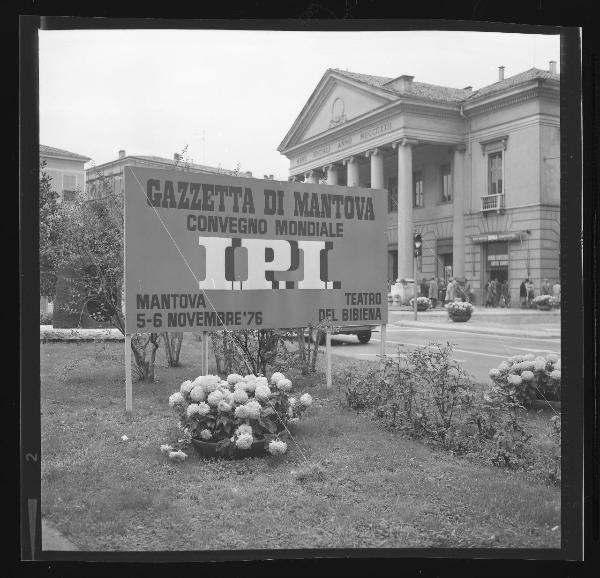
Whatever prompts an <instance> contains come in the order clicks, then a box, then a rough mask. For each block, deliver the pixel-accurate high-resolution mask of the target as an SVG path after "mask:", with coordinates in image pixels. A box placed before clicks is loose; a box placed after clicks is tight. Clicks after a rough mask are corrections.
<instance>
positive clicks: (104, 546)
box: [41, 335, 560, 551]
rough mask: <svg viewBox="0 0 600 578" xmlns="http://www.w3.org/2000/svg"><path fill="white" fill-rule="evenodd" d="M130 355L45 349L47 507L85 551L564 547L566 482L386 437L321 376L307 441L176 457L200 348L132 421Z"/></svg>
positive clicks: (154, 389) (149, 391)
mask: <svg viewBox="0 0 600 578" xmlns="http://www.w3.org/2000/svg"><path fill="white" fill-rule="evenodd" d="M123 358H124V356H123V344H122V343H110V342H106V343H81V344H72V343H48V344H43V345H41V361H42V364H41V372H42V375H41V402H42V416H41V418H42V513H43V515H44V516H45V517H47V518H48V519H49V520H50V521H51V522H52V523H53V524H54V525H55V526H56V527H57V529H59V530H60V531H61V532H63V533H64V534H65V535H66V536H67V537H68V538H69V539H70V540H71V541H72V542H74V543H75V544H76V545H77V546H78V547H79V548H80V549H83V550H124V551H134V550H205V549H208V550H229V549H262V548H359V547H360V548H370V547H383V548H387V547H393V548H408V547H431V546H435V547H451V548H452V547H517V548H525V547H531V548H537V547H544V548H558V547H559V546H560V530H559V529H557V530H554V531H553V530H552V528H555V527H556V526H559V525H560V492H559V490H558V489H556V488H553V487H549V486H547V485H545V484H543V483H541V482H540V481H538V480H536V479H533V478H530V477H528V476H527V475H526V474H517V473H511V472H509V471H505V470H501V469H498V468H494V467H493V466H485V465H481V464H477V463H472V462H470V461H467V460H463V459H459V458H456V457H453V456H451V455H449V454H447V453H444V452H441V451H434V450H432V449H430V448H429V447H427V446H425V445H424V444H421V443H419V442H417V441H415V440H411V439H408V438H405V437H403V436H401V435H399V434H397V433H392V432H387V431H385V430H383V429H381V427H380V426H378V424H377V423H375V422H374V421H371V420H370V419H368V418H367V417H365V416H362V415H359V416H357V415H356V414H355V413H354V412H351V411H349V410H347V409H345V408H344V407H342V406H340V405H339V403H338V401H337V392H336V388H335V384H334V388H333V389H332V390H330V391H327V390H326V389H325V388H324V387H323V386H322V383H323V382H324V379H323V375H322V374H320V375H318V376H317V377H316V378H311V379H303V380H302V381H303V384H302V386H301V388H299V389H300V391H309V392H310V393H311V395H313V397H314V398H315V403H314V404H313V406H311V408H310V409H309V411H308V412H307V415H306V417H305V419H304V420H303V421H301V422H300V423H299V424H298V425H297V426H296V429H295V430H294V431H293V434H294V437H295V440H296V441H297V443H298V444H299V446H300V448H301V452H300V451H299V449H298V447H296V446H295V445H294V443H293V442H292V443H289V450H288V453H287V454H286V455H284V456H282V457H281V458H267V459H261V458H248V459H244V460H239V461H219V460H200V459H198V458H197V457H196V456H195V455H194V454H193V453H191V454H190V457H189V459H188V460H187V461H186V462H184V463H182V464H175V463H172V462H170V461H169V460H168V459H167V458H166V457H165V456H164V455H163V454H161V453H160V450H159V447H160V445H161V444H163V443H170V442H173V441H176V440H177V434H178V430H177V428H176V419H175V416H174V414H173V413H172V410H171V409H170V408H169V406H168V404H167V398H168V396H169V395H170V394H171V393H172V392H173V391H175V390H176V389H177V387H178V386H179V384H180V383H181V382H182V381H183V380H184V379H187V378H189V377H191V376H196V375H198V373H199V367H198V364H197V361H198V360H199V359H200V344H199V343H198V342H196V341H194V340H193V339H192V338H191V336H189V335H186V338H185V339H184V344H183V347H182V352H181V359H182V361H183V362H184V363H186V365H187V366H184V367H180V368H174V369H168V368H166V364H165V362H164V356H163V355H162V350H161V352H160V355H159V357H158V360H157V361H158V366H157V375H158V376H159V379H160V380H159V381H158V382H157V383H154V384H149V385H145V384H138V383H135V384H134V416H133V418H132V419H127V417H126V416H125V413H124V403H125V402H124V397H125V394H124V368H123ZM334 360H336V361H335V363H334V371H335V364H336V363H337V364H340V365H341V364H343V363H344V361H343V360H342V359H339V360H338V359H337V358H334ZM210 369H213V368H212V367H211V368H210ZM540 419H541V418H540ZM122 435H127V436H128V438H129V440H128V441H126V442H124V441H122V440H121V436H122ZM303 456H304V457H303ZM305 458H306V459H305Z"/></svg>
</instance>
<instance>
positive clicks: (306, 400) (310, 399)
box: [300, 393, 313, 407]
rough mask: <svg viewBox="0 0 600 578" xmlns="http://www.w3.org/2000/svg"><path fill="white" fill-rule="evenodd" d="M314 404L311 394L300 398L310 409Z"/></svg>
mask: <svg viewBox="0 0 600 578" xmlns="http://www.w3.org/2000/svg"><path fill="white" fill-rule="evenodd" d="M312 402H313V398H312V397H311V395H310V394H309V393H305V394H304V395H301V396H300V403H301V404H302V405H303V406H305V407H308V406H309V405H310V404H311V403H312Z"/></svg>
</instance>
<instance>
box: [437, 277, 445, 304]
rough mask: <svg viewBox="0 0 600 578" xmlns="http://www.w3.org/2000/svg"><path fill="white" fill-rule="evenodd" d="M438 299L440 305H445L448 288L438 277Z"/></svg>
mask: <svg viewBox="0 0 600 578" xmlns="http://www.w3.org/2000/svg"><path fill="white" fill-rule="evenodd" d="M437 282H438V299H439V300H440V303H441V304H442V305H443V304H444V301H446V286H445V285H444V282H443V281H442V279H441V278H440V277H438V280H437Z"/></svg>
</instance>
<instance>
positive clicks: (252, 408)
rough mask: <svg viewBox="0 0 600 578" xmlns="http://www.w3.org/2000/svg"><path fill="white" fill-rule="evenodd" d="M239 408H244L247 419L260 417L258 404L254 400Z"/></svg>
mask: <svg viewBox="0 0 600 578" xmlns="http://www.w3.org/2000/svg"><path fill="white" fill-rule="evenodd" d="M239 407H245V408H246V411H247V414H248V417H249V418H251V419H258V418H259V417H260V403H258V402H257V401H255V400H251V401H249V402H248V403H246V404H244V405H243V406H239Z"/></svg>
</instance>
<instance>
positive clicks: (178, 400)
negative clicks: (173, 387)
mask: <svg viewBox="0 0 600 578" xmlns="http://www.w3.org/2000/svg"><path fill="white" fill-rule="evenodd" d="M182 403H185V398H184V397H183V394H182V393H181V392H180V391H176V392H175V393H174V394H173V395H171V396H169V405H170V406H171V407H175V406H176V405H180V404H182Z"/></svg>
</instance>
